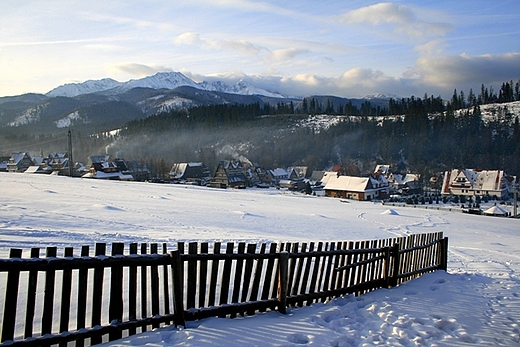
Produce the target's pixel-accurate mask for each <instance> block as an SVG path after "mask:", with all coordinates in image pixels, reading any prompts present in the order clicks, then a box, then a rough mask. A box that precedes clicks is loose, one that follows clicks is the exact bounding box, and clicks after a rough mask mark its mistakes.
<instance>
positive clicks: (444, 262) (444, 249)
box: [439, 237, 448, 271]
mask: <svg viewBox="0 0 520 347" xmlns="http://www.w3.org/2000/svg"><path fill="white" fill-rule="evenodd" d="M440 245H441V259H440V264H439V265H440V267H441V270H444V271H448V238H447V237H445V238H443V239H442V240H441V243H440Z"/></svg>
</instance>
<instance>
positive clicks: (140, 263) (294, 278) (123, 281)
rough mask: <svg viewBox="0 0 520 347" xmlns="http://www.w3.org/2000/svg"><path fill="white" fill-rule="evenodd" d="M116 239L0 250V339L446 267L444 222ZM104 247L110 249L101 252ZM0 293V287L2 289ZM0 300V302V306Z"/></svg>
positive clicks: (97, 329)
mask: <svg viewBox="0 0 520 347" xmlns="http://www.w3.org/2000/svg"><path fill="white" fill-rule="evenodd" d="M175 246H176V247H175V249H173V250H169V249H168V247H167V245H166V244H162V247H161V250H160V251H161V252H159V245H158V244H151V245H148V244H141V245H140V246H139V245H138V244H135V243H133V244H130V245H129V247H128V249H127V251H126V254H125V249H124V248H125V246H124V244H121V243H114V244H112V245H111V246H108V247H107V245H106V244H103V243H99V244H96V245H95V249H94V255H93V256H92V255H90V251H91V250H90V248H89V246H83V247H82V248H81V254H80V255H76V256H74V255H73V249H72V248H71V247H66V248H65V249H64V252H63V255H62V256H61V257H58V256H57V248H56V247H47V248H46V250H45V257H43V258H40V253H41V250H40V249H39V248H33V249H31V251H30V257H29V258H23V257H22V253H23V252H22V250H20V249H11V251H10V255H9V259H0V292H1V293H3V294H4V297H3V298H4V300H3V302H0V309H1V310H0V312H1V314H2V316H1V317H2V324H1V329H2V330H1V340H0V346H51V345H57V346H60V347H61V346H71V345H74V346H85V345H95V344H98V343H101V342H105V341H108V340H116V339H119V338H121V337H122V336H127V335H134V334H136V333H140V332H144V331H146V330H147V329H150V328H156V327H159V326H161V325H168V324H172V323H173V324H176V325H185V324H186V323H185V322H186V321H190V320H196V319H202V318H206V317H212V316H219V317H231V318H233V317H236V316H237V315H245V314H247V315H252V314H255V312H265V311H267V310H278V311H279V312H281V313H285V312H286V309H287V307H291V306H306V305H310V304H312V303H315V302H323V301H326V300H329V299H331V298H334V297H338V296H341V295H345V294H351V293H353V294H355V295H361V294H364V293H366V292H369V291H372V290H375V289H378V288H389V287H392V286H397V285H399V284H400V283H403V282H405V281H409V280H411V279H413V278H416V277H419V276H421V275H422V274H424V273H426V272H432V271H435V270H439V269H443V270H446V269H447V249H448V239H447V238H444V237H443V234H442V232H438V233H429V234H420V235H409V236H407V237H400V238H391V239H384V240H369V241H346V242H310V243H279V244H277V243H271V244H266V243H262V244H260V245H257V244H254V243H251V244H246V243H244V242H239V243H234V242H228V243H226V244H225V245H223V244H221V243H220V242H215V243H213V244H209V243H206V242H202V243H196V242H193V243H188V244H185V243H183V242H179V243H177V244H176V245H175ZM107 248H110V254H108V253H107ZM0 298H1V297H0ZM2 305H3V306H2Z"/></svg>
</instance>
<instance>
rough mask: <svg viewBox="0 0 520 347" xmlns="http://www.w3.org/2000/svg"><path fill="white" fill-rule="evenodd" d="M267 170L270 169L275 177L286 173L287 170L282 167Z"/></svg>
mask: <svg viewBox="0 0 520 347" xmlns="http://www.w3.org/2000/svg"><path fill="white" fill-rule="evenodd" d="M269 171H271V174H272V175H273V176H275V177H279V176H287V175H288V173H287V171H285V170H284V169H280V168H278V169H274V170H269Z"/></svg>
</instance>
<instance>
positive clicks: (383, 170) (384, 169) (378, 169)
mask: <svg viewBox="0 0 520 347" xmlns="http://www.w3.org/2000/svg"><path fill="white" fill-rule="evenodd" d="M374 172H381V173H382V174H383V175H386V174H388V173H389V172H390V165H377V166H376V169H375V170H374Z"/></svg>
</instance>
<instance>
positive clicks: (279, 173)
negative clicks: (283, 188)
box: [267, 168, 289, 183]
mask: <svg viewBox="0 0 520 347" xmlns="http://www.w3.org/2000/svg"><path fill="white" fill-rule="evenodd" d="M267 172H268V173H269V175H270V176H271V181H273V182H275V183H279V182H280V181H281V180H287V179H289V173H288V172H287V171H286V170H285V169H282V168H276V169H272V170H268V171H267Z"/></svg>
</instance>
